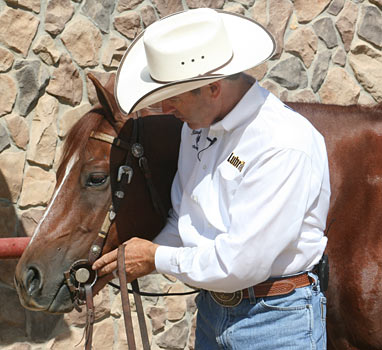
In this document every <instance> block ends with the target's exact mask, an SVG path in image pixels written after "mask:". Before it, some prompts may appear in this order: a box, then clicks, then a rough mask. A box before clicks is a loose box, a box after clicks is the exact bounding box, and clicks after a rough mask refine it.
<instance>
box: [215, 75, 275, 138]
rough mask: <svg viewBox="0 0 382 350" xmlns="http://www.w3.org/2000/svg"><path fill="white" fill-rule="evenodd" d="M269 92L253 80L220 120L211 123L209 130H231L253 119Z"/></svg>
mask: <svg viewBox="0 0 382 350" xmlns="http://www.w3.org/2000/svg"><path fill="white" fill-rule="evenodd" d="M268 93H269V92H268V91H267V90H265V89H264V88H262V87H261V86H260V85H259V84H258V83H257V82H255V83H254V84H253V85H252V86H251V88H250V89H249V90H248V91H247V92H246V94H245V95H244V96H243V97H242V99H241V100H240V101H239V102H238V103H237V104H236V106H235V107H234V108H233V109H232V110H231V111H230V112H229V113H228V114H227V115H226V116H225V117H224V118H223V119H222V120H220V121H218V122H216V123H214V124H212V125H211V126H210V130H211V131H213V132H219V131H223V130H225V131H232V130H233V129H235V128H236V127H238V126H241V125H243V124H245V123H246V121H248V120H249V119H253V118H254V117H255V116H256V115H257V113H258V110H259V107H260V106H261V105H262V104H263V103H264V102H265V99H266V96H267V94H268Z"/></svg>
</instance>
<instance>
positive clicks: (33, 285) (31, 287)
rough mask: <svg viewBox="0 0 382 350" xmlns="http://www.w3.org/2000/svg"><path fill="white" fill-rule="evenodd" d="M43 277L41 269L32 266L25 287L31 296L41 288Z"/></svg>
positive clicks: (26, 277)
mask: <svg viewBox="0 0 382 350" xmlns="http://www.w3.org/2000/svg"><path fill="white" fill-rule="evenodd" d="M40 282H41V277H40V273H39V271H38V270H37V269H36V268H34V267H30V268H29V269H28V271H27V274H26V276H25V289H26V291H27V294H28V295H29V296H32V295H33V294H36V293H37V292H38V291H39V290H40Z"/></svg>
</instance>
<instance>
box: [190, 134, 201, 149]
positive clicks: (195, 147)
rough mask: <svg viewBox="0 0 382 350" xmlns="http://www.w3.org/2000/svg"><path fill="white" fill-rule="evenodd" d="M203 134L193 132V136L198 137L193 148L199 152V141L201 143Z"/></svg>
mask: <svg viewBox="0 0 382 350" xmlns="http://www.w3.org/2000/svg"><path fill="white" fill-rule="evenodd" d="M201 133H202V130H192V133H191V135H193V136H194V135H196V139H195V144H194V145H192V148H194V149H196V150H197V151H199V141H200V135H201Z"/></svg>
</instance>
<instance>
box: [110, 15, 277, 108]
mask: <svg viewBox="0 0 382 350" xmlns="http://www.w3.org/2000/svg"><path fill="white" fill-rule="evenodd" d="M274 50H275V40H274V39H273V37H272V36H271V35H270V34H269V32H268V31H267V30H266V29H264V28H263V27H262V26H261V25H260V24H258V23H256V22H255V21H253V20H252V19H250V18H247V17H244V16H240V15H237V14H234V13H229V12H225V11H220V10H212V9H209V8H200V9H195V10H189V11H184V12H179V13H176V14H173V15H170V16H168V17H164V18H162V19H161V20H159V21H157V22H155V23H153V24H152V25H150V26H149V27H148V28H147V29H146V30H145V31H144V32H142V33H141V34H140V35H139V36H138V37H137V38H136V39H135V40H134V41H133V42H132V43H131V45H130V46H129V48H128V49H127V51H126V53H125V55H124V57H123V58H122V61H121V63H120V65H119V67H118V71H117V83H116V85H115V96H116V99H117V102H118V105H119V107H120V108H121V110H122V111H123V112H125V113H128V114H130V113H132V112H135V111H138V110H140V109H142V108H144V107H148V106H150V105H152V104H155V103H157V102H160V101H163V100H165V99H167V98H169V97H173V96H175V95H179V94H181V93H183V92H186V91H190V90H193V89H196V88H198V87H201V86H204V85H207V84H209V83H212V82H214V81H217V80H219V79H222V78H225V77H227V76H229V75H233V74H236V73H239V72H242V71H244V70H247V69H249V68H252V67H254V66H257V65H259V64H260V63H262V62H264V61H266V60H267V59H269V58H270V57H271V56H272V54H273V53H274Z"/></svg>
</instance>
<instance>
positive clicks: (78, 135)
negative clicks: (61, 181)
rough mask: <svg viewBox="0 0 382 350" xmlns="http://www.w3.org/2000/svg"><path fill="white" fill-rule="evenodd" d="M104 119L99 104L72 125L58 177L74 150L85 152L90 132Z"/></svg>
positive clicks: (66, 140)
mask: <svg viewBox="0 0 382 350" xmlns="http://www.w3.org/2000/svg"><path fill="white" fill-rule="evenodd" d="M103 119H104V116H103V110H102V107H101V106H97V107H95V108H93V109H92V110H90V111H89V112H87V113H86V114H85V115H84V116H83V117H81V119H79V120H78V121H77V122H76V123H75V124H74V125H73V126H72V128H71V129H70V130H69V132H68V134H67V136H66V138H65V142H64V146H63V152H62V156H61V160H60V165H59V167H58V170H57V179H58V178H60V176H61V174H62V172H63V171H64V170H65V168H66V165H67V163H68V161H69V159H70V158H71V157H72V155H73V154H74V152H76V151H77V152H79V154H80V155H81V154H82V153H83V151H84V149H85V146H86V144H87V142H88V139H89V137H90V133H91V132H92V131H96V130H97V129H98V127H99V125H100V124H101V122H102V120H103Z"/></svg>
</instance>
